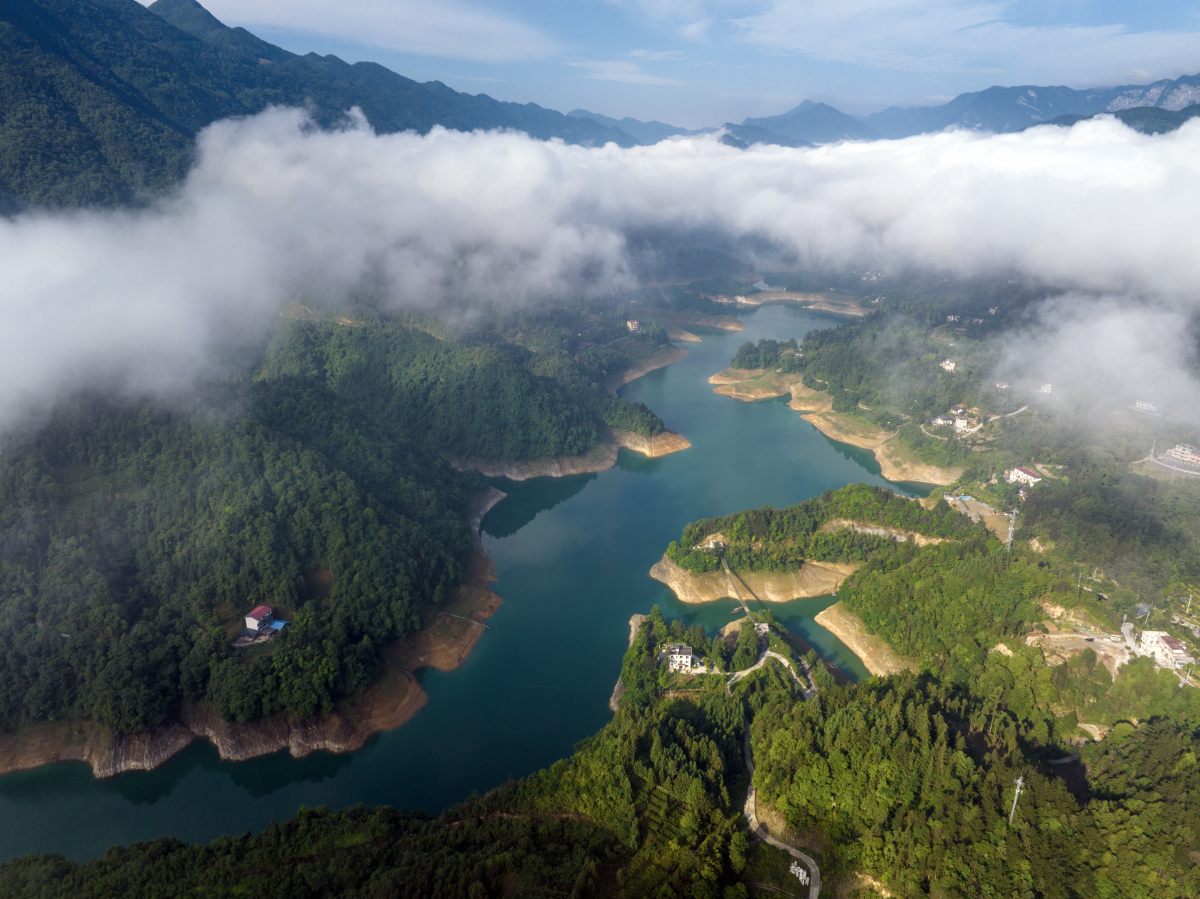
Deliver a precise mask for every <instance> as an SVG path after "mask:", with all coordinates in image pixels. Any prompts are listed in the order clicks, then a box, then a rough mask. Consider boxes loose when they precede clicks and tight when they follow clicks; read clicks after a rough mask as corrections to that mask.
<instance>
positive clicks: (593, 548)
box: [0, 306, 911, 860]
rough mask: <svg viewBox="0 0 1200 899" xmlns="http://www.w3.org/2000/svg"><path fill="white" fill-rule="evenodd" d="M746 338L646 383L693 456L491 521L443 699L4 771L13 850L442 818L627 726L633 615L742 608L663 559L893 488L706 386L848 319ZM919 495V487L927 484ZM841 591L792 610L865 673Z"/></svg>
mask: <svg viewBox="0 0 1200 899" xmlns="http://www.w3.org/2000/svg"><path fill="white" fill-rule="evenodd" d="M743 319H744V320H745V322H746V325H747V328H746V330H745V331H744V332H740V333H732V334H730V333H724V332H722V333H711V334H709V333H706V334H705V335H704V340H703V342H701V343H689V344H686V345H685V348H686V349H687V350H688V353H689V355H688V356H687V357H686V358H684V359H682V360H681V361H679V362H677V363H675V364H674V365H672V366H670V367H669V368H666V369H661V370H658V371H655V372H652V373H650V374H648V375H646V376H644V377H642V378H640V379H638V380H636V381H634V382H632V383H630V384H628V385H626V386H625V387H624V388H623V389H622V391H621V393H622V396H624V397H626V398H628V399H633V400H640V401H641V402H644V403H646V405H648V406H649V407H650V408H652V409H654V410H655V411H656V412H658V413H659V414H660V415H661V416H662V417H663V419H664V420H665V421H666V423H667V426H668V427H669V428H671V429H672V430H675V431H678V432H680V433H681V434H683V435H684V436H685V437H687V438H688V439H689V440H690V441H691V442H692V447H691V449H688V450H685V451H683V452H679V453H675V454H673V455H670V456H665V457H661V458H658V459H647V458H645V457H644V456H641V455H638V454H635V453H630V452H629V451H627V450H622V451H621V453H620V456H619V458H618V464H617V467H616V468H613V469H611V470H609V471H605V472H602V473H599V474H590V475H577V476H574V477H569V478H561V479H550V478H538V479H534V480H531V481H525V482H521V483H513V482H510V481H506V480H503V479H497V480H495V481H494V482H493V483H494V484H495V485H496V486H497V487H499V488H500V489H501V490H504V491H505V492H506V493H508V494H509V496H508V498H506V499H505V500H504V501H502V502H501V503H500V504H499V505H498V506H496V507H495V508H494V509H493V510H492V511H491V512H490V513H489V514H488V515H487V516H486V517H485V518H484V521H483V543H484V546H485V548H486V549H487V550H488V552H489V553H490V555H491V557H492V559H493V560H494V561H495V564H496V573H497V575H498V577H499V581H498V583H496V584H495V585H494V589H495V591H496V592H497V593H498V594H499V595H500V596H501V597H503V598H504V604H503V605H502V606H501V607H500V609H499V611H498V612H497V613H496V614H495V615H494V616H493V617H492V618H490V619H489V620H488V625H489V626H490V627H491V630H490V631H489V632H488V633H487V634H485V635H484V637H483V639H482V640H480V641H479V643H478V644H477V646H476V647H475V649H474V651H473V652H472V654H471V656H470V657H469V658H468V659H467V660H466V661H465V662H464V664H463V665H462V667H461V668H459V669H458V670H456V671H453V672H449V673H442V672H438V671H430V670H426V671H425V672H424V673H423V674H422V676H421V680H422V683H423V685H424V687H425V689H426V691H427V692H428V694H429V702H428V704H427V705H426V707H425V708H424V709H422V710H421V712H420V713H419V714H418V715H417V716H416V717H415V718H414V719H413V720H412V721H410V722H409V723H407V724H405V725H404V726H402V727H400V728H398V729H396V730H394V731H390V732H388V733H384V734H380V735H378V736H377V737H374V738H373V739H372V740H371V741H370V742H368V744H367V745H366V747H364V748H363V749H362V750H360V751H359V752H356V753H352V754H346V755H332V754H329V753H317V754H314V755H312V756H309V757H307V758H305V759H293V758H291V757H290V756H289V755H287V753H286V752H281V753H278V754H276V755H273V756H269V757H265V758H259V759H254V760H251V761H247V762H239V763H226V762H221V761H220V760H219V758H218V757H217V753H216V750H215V749H214V748H213V747H212V746H211V745H209V744H207V743H202V742H198V743H195V744H193V745H192V746H190V747H188V748H187V749H185V750H184V751H183V752H181V753H180V754H179V755H177V756H175V757H174V758H172V759H171V760H169V761H168V762H167V763H165V764H164V765H162V766H161V767H159V768H157V769H155V770H153V771H149V772H131V773H127V774H122V775H120V776H117V777H114V778H111V779H108V780H102V781H97V780H94V779H93V778H92V776H91V773H90V771H89V769H88V768H87V766H86V765H83V764H81V763H79V764H76V763H68V764H60V765H54V766H49V767H46V768H41V769H37V770H32V771H24V772H18V773H14V774H10V775H7V776H5V777H3V778H0V820H3V821H4V822H5V823H4V825H3V827H0V856H3V857H4V858H8V857H10V856H13V855H20V854H24V853H27V852H58V853H62V854H63V855H66V856H68V857H70V858H72V859H79V860H82V859H87V858H91V857H95V856H97V855H101V854H103V852H104V850H105V849H106V848H107V847H108V846H109V845H111V844H114V843H129V842H132V841H136V840H145V839H151V838H153V837H157V836H175V837H178V838H180V839H184V840H194V841H207V840H210V839H212V838H213V837H215V836H218V835H219V834H222V833H241V832H244V831H247V830H249V831H256V830H260V829H262V828H263V827H265V826H266V825H267V824H268V823H270V821H272V820H283V819H285V818H289V817H291V816H292V815H294V814H295V812H296V810H297V808H299V807H300V806H301V805H307V806H317V805H329V806H331V807H335V808H340V807H344V806H347V805H352V804H354V803H358V802H361V803H364V804H367V805H378V804H388V805H395V806H400V807H404V808H425V809H426V810H427V811H430V812H436V811H437V810H440V809H442V808H444V807H446V806H448V805H451V804H453V803H454V802H456V801H459V800H461V799H464V798H466V796H467V795H469V794H470V793H471V792H472V791H479V792H486V791H487V790H488V789H490V788H491V787H493V786H495V785H497V784H499V783H502V782H503V781H505V780H507V779H508V778H509V777H522V776H524V775H526V774H528V773H530V772H532V771H535V770H537V769H539V768H542V767H545V766H547V765H549V764H551V763H552V762H554V761H555V760H557V759H559V758H562V757H564V756H566V755H569V754H570V753H571V751H572V746H573V745H574V744H575V743H576V742H578V741H579V740H581V739H584V738H585V737H587V736H589V735H590V734H592V733H594V732H595V731H596V730H598V729H599V728H601V727H602V726H603V725H604V724H605V722H606V721H607V720H608V718H609V717H610V713H609V711H608V709H607V700H608V696H609V694H610V692H611V690H612V686H613V683H614V682H615V680H616V677H617V673H618V672H619V670H620V662H621V654H622V652H623V651H624V648H625V644H626V640H627V638H628V620H629V616H630V615H631V614H633V613H634V612H647V611H649V609H650V607H651V606H652V605H654V604H655V603H657V604H659V605H660V606H661V607H662V608H663V611H664V613H665V614H666V615H667V616H668V617H683V618H685V619H687V620H688V621H689V622H699V623H701V624H703V625H704V626H705V627H706V628H708V629H709V630H710V631H712V630H715V629H716V628H718V627H720V626H722V625H724V624H725V623H726V622H728V621H729V620H730V617H731V610H732V606H733V603H732V602H731V601H722V602H717V603H711V604H708V605H704V606H694V605H692V606H688V605H684V604H682V603H679V602H678V601H677V600H676V599H675V598H674V596H673V594H671V592H670V591H669V590H668V589H667V588H666V587H664V586H663V585H661V584H659V583H658V582H656V581H654V580H652V579H651V578H650V576H649V575H648V573H647V572H648V571H649V569H650V566H651V565H653V564H654V562H655V561H657V560H658V559H659V558H660V556H661V555H662V552H663V549H664V548H665V547H666V545H667V544H668V543H669V542H670V541H671V540H675V539H678V537H679V533H680V530H681V529H682V527H683V525H684V524H686V523H687V522H689V521H692V520H694V519H696V518H701V517H705V516H709V515H716V514H723V513H728V512H733V511H736V510H738V509H744V508H750V507H756V506H761V505H766V504H770V505H773V506H783V505H788V504H790V503H795V502H799V501H801V500H803V499H806V498H808V497H811V496H814V495H817V494H819V493H821V492H822V491H824V490H826V489H831V488H837V487H840V486H842V485H844V484H847V483H851V482H856V481H865V482H868V483H875V484H885V483H886V482H885V481H883V479H882V478H881V477H880V476H879V467H878V465H877V464H876V463H875V462H874V459H873V457H872V456H871V454H870V453H869V452H867V451H865V450H857V449H854V448H852V447H848V446H845V445H843V444H838V443H834V442H833V441H831V440H829V439H828V438H826V437H824V436H823V435H821V434H820V433H819V432H818V431H816V430H815V429H814V428H813V427H812V426H811V425H809V424H808V423H806V422H804V421H803V420H802V419H801V418H800V415H799V414H798V413H796V412H794V411H792V410H791V409H789V408H788V407H787V405H786V404H785V403H783V402H781V401H765V402H759V403H741V402H737V401H734V400H731V399H728V398H726V397H721V396H717V395H715V394H714V393H713V392H712V387H711V386H710V385H709V384H708V382H707V379H708V377H709V376H710V375H712V374H714V373H715V372H717V371H720V370H721V369H723V368H725V367H726V366H727V365H728V364H729V360H730V358H731V357H732V356H733V354H734V352H735V351H736V349H737V347H738V346H739V345H740V344H741V343H742V342H744V341H746V340H753V341H756V340H758V339H759V338H760V337H777V338H787V337H797V338H799V337H802V336H803V335H804V333H805V332H807V331H808V330H810V329H812V328H819V327H828V326H830V325H831V324H834V323H835V322H836V319H835V318H834V317H832V316H829V315H823V314H815V313H810V312H806V311H804V310H802V309H798V308H796V307H792V306H766V307H761V308H759V309H757V310H755V311H753V312H751V313H748V314H746V315H744V316H743ZM910 492H911V491H910ZM832 602H833V598H832V597H818V598H815V599H806V600H798V601H795V602H792V603H785V604H777V605H773V606H772V610H773V611H774V613H775V616H776V618H777V619H778V620H780V621H781V622H782V623H784V624H785V625H786V626H787V627H788V628H789V629H791V630H792V631H793V632H795V633H797V634H798V635H799V636H801V637H803V638H804V639H805V640H807V641H808V642H809V643H811V644H812V645H813V646H814V647H815V648H816V649H817V651H818V652H820V653H821V654H822V655H823V656H824V657H825V658H826V659H829V660H831V661H833V662H835V663H836V664H838V665H839V666H840V667H842V668H843V670H845V671H847V673H849V674H850V675H851V676H852V677H854V678H856V679H857V678H858V677H860V676H863V675H865V674H866V672H865V669H863V667H862V665H861V663H860V662H859V661H858V660H857V658H855V657H854V656H853V655H852V654H851V653H850V652H849V651H848V650H847V649H846V648H845V647H844V646H843V645H842V644H841V643H840V642H839V641H837V640H836V638H834V637H833V636H832V635H831V634H829V633H828V632H827V631H825V630H824V629H823V628H821V627H820V626H819V625H817V624H815V623H814V622H813V620H812V618H813V616H815V615H816V614H818V613H819V612H820V611H821V610H822V609H824V608H825V607H827V606H828V605H830V604H831V603H832Z"/></svg>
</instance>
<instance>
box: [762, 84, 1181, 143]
mask: <svg viewBox="0 0 1200 899" xmlns="http://www.w3.org/2000/svg"><path fill="white" fill-rule="evenodd" d="M1196 102H1200V75H1185V76H1183V77H1182V78H1177V79H1176V80H1174V81H1167V80H1163V81H1156V82H1154V83H1153V84H1146V85H1136V84H1135V85H1128V84H1127V85H1122V86H1120V87H1110V88H1097V89H1092V90H1074V89H1072V88H1069V87H1039V86H1036V85H1021V86H1019V87H989V88H988V89H987V90H984V91H975V92H973V93H966V94H959V95H958V96H957V97H955V98H954V99H953V100H951V101H950V102H949V103H947V104H945V105H944V106H918V107H911V108H906V109H901V108H900V107H898V106H892V107H889V108H888V109H885V110H883V111H882V112H874V113H871V114H870V115H867V116H863V117H862V120H863V122H864V123H866V124H867V125H868V126H870V127H871V128H873V129H874V130H875V131H876V132H878V134H879V135H880V136H881V137H891V138H899V137H909V136H910V135H913V134H921V133H924V132H927V131H941V130H943V129H944V128H949V127H951V126H956V127H959V128H971V129H976V130H980V131H999V132H1006V131H1020V130H1021V129H1023V128H1027V127H1029V126H1030V125H1035V124H1037V123H1039V122H1046V121H1049V120H1050V119H1053V118H1055V117H1057V116H1061V115H1078V116H1091V115H1096V114H1097V113H1101V112H1116V111H1119V110H1123V109H1131V108H1134V107H1158V108H1161V109H1165V110H1171V111H1175V110H1180V109H1183V108H1184V107H1186V106H1190V105H1191V104H1193V103H1196ZM776 130H778V129H776Z"/></svg>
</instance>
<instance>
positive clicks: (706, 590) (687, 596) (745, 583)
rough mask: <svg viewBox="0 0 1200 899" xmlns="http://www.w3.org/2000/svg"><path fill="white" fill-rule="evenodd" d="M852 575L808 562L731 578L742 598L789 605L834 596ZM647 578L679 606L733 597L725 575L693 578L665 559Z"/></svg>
mask: <svg viewBox="0 0 1200 899" xmlns="http://www.w3.org/2000/svg"><path fill="white" fill-rule="evenodd" d="M853 571H854V566H852V565H835V564H832V563H827V562H812V561H808V562H805V563H804V564H803V565H802V566H801V567H800V570H799V571H739V572H735V575H734V576H735V577H736V578H737V581H738V584H737V587H738V591H739V592H740V593H741V594H742V596H743V598H746V599H757V600H759V601H761V602H789V601H791V600H793V599H806V598H808V597H811V596H825V595H827V594H829V593H833V592H835V591H836V590H837V588H838V586H839V585H840V584H841V583H842V581H844V580H845V579H846V578H847V577H848V576H849V575H850V574H851V573H852V572H853ZM650 576H651V577H652V578H654V579H655V580H656V581H661V582H662V583H664V584H666V585H667V586H668V587H670V588H671V590H672V591H674V593H675V595H676V596H677V597H679V600H680V602H687V603H701V602H714V601H716V600H718V599H725V598H729V597H732V596H733V591H731V590H730V588H729V578H727V577H726V576H725V572H723V571H709V572H705V573H704V574H692V573H691V572H690V571H685V570H684V569H682V568H680V567H679V566H678V565H676V564H675V562H673V561H672V560H671V559H668V558H667V557H666V556H665V555H664V556H663V557H662V558H661V559H659V560H658V561H657V562H655V563H654V567H653V568H651V569H650Z"/></svg>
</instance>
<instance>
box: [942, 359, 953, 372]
mask: <svg viewBox="0 0 1200 899" xmlns="http://www.w3.org/2000/svg"><path fill="white" fill-rule="evenodd" d="M954 365H955V363H954V360H953V359H946V360H945V361H943V362H942V368H944V369H945V370H946V371H954Z"/></svg>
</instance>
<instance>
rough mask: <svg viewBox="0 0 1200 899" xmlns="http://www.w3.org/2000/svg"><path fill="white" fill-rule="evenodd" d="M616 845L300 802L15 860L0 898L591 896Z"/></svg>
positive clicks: (619, 855) (603, 837)
mask: <svg viewBox="0 0 1200 899" xmlns="http://www.w3.org/2000/svg"><path fill="white" fill-rule="evenodd" d="M625 854H626V853H625V852H624V851H623V848H622V847H621V846H620V844H619V843H618V842H617V840H616V839H615V838H614V837H613V835H612V834H611V833H610V832H609V831H608V830H606V829H605V828H604V827H602V826H600V825H598V824H596V823H593V822H590V821H584V820H576V819H574V818H572V817H568V816H554V815H546V816H538V817H533V816H529V817H527V816H516V815H502V816H501V815H493V814H491V810H490V809H489V808H487V807H486V806H481V804H480V803H472V804H468V805H463V806H459V807H457V808H455V809H454V810H452V811H450V812H447V813H446V814H444V815H442V816H441V817H439V818H428V817H426V816H424V815H420V814H417V815H407V814H403V813H400V812H396V811H393V810H392V809H388V808H381V809H364V808H362V807H361V806H360V807H356V808H351V809H347V810H346V811H343V812H331V811H329V810H327V809H324V808H320V809H316V810H305V809H302V810H301V811H300V813H299V814H298V815H297V816H296V817H295V818H293V819H292V820H290V821H287V822H284V823H283V824H272V825H271V826H270V827H268V828H267V829H266V830H265V831H263V832H262V833H261V834H259V835H257V836H250V835H245V836H238V837H222V838H221V839H218V840H215V841H214V842H213V843H211V844H210V845H208V846H195V845H187V844H184V843H181V842H180V841H178V840H171V839H159V840H153V841H150V842H147V843H137V844H135V845H133V846H130V847H129V848H128V849H119V848H113V849H111V850H109V852H108V854H107V855H105V857H104V858H103V859H98V860H96V861H93V862H90V863H88V864H86V865H76V864H72V863H71V862H68V861H67V860H65V859H63V858H62V857H60V856H27V857H25V858H23V859H18V860H16V861H13V862H10V863H9V864H7V865H5V866H4V867H2V868H0V893H3V894H4V895H5V896H7V897H10V899H18V897H20V899H34V897H36V899H49V897H55V896H88V897H95V899H110V897H111V899H125V897H128V896H142V897H146V899H152V897H153V899H157V897H168V896H181V895H203V896H212V897H225V896H279V897H289V899H290V897H296V899H308V897H317V896H341V897H364V899H366V897H373V896H397V897H412V899H416V897H427V896H439V897H446V899H483V897H488V896H502V895H506V894H507V895H520V896H530V897H535V899H550V897H564V899H565V897H568V896H576V897H582V896H588V895H595V893H594V892H593V890H592V887H593V886H594V885H595V884H596V883H597V881H598V880H599V879H600V877H601V876H603V877H605V879H608V880H611V871H612V869H613V868H614V867H615V865H616V864H617V863H619V862H620V861H622V860H623V859H624V858H625Z"/></svg>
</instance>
